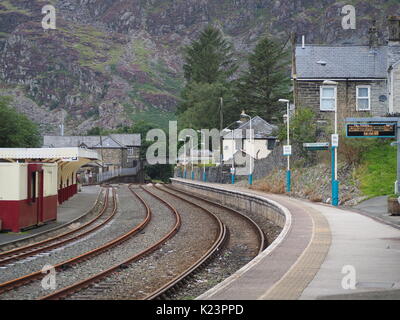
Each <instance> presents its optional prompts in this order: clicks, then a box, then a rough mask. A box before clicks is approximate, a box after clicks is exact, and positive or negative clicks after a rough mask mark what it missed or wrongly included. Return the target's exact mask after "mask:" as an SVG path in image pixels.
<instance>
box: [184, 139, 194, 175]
mask: <svg viewBox="0 0 400 320" xmlns="http://www.w3.org/2000/svg"><path fill="white" fill-rule="evenodd" d="M187 138H189V139H190V146H191V148H190V163H191V164H192V172H191V177H192V180H194V165H193V149H194V144H193V139H192V136H189V135H188V136H186V139H187Z"/></svg>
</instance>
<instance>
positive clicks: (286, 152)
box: [283, 146, 292, 157]
mask: <svg viewBox="0 0 400 320" xmlns="http://www.w3.org/2000/svg"><path fill="white" fill-rule="evenodd" d="M283 155H284V156H285V157H289V156H291V155H292V146H283Z"/></svg>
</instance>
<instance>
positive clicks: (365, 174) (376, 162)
mask: <svg viewBox="0 0 400 320" xmlns="http://www.w3.org/2000/svg"><path fill="white" fill-rule="evenodd" d="M359 140H360V139H359ZM339 149H340V148H339ZM362 154H363V156H362V163H361V166H360V167H359V168H358V170H357V178H358V179H359V180H360V188H361V191H362V192H363V193H364V194H365V195H366V196H369V197H378V196H383V195H390V194H392V193H393V190H394V183H395V181H396V180H397V178H396V174H397V173H396V168H397V149H396V148H395V147H391V146H390V142H383V141H382V140H381V141H380V142H378V143H373V144H370V145H369V147H367V148H365V149H364V150H363V153H362Z"/></svg>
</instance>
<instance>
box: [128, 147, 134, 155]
mask: <svg viewBox="0 0 400 320" xmlns="http://www.w3.org/2000/svg"><path fill="white" fill-rule="evenodd" d="M133 155H134V149H133V148H128V156H133Z"/></svg>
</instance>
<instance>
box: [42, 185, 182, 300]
mask: <svg viewBox="0 0 400 320" xmlns="http://www.w3.org/2000/svg"><path fill="white" fill-rule="evenodd" d="M141 189H142V190H143V191H145V192H147V193H148V194H150V195H151V196H153V197H155V198H156V199H158V200H160V201H161V202H162V203H164V204H165V205H166V206H167V207H168V208H169V209H170V210H171V211H172V212H173V214H174V216H175V225H174V227H173V228H172V229H171V230H170V231H169V232H168V234H166V235H165V236H164V237H163V238H162V239H160V240H159V241H157V242H156V243H155V244H153V245H151V246H150V247H148V248H146V249H145V250H143V251H141V252H139V253H137V254H135V255H134V256H132V257H130V258H128V259H126V260H125V261H123V262H121V263H118V264H116V265H114V266H112V267H110V268H108V269H107V270H104V271H102V272H100V273H98V274H96V275H94V276H92V277H90V278H87V279H85V280H82V281H80V282H77V283H74V284H72V285H70V286H68V287H66V288H63V289H60V290H58V291H56V292H54V293H52V294H49V295H47V296H44V297H41V298H40V300H59V299H63V298H65V297H67V296H69V295H71V294H74V293H76V292H78V291H80V290H82V289H85V288H87V287H90V286H91V285H92V284H94V283H96V282H99V281H100V280H101V279H103V278H105V277H107V276H108V275H110V274H112V273H114V272H115V271H118V270H120V269H121V268H123V267H125V266H126V265H128V264H131V263H133V262H135V261H137V260H139V259H141V258H143V257H144V256H146V255H148V254H150V253H152V252H154V251H155V250H157V249H158V248H159V247H160V246H162V245H163V244H164V243H165V242H166V241H168V240H169V239H170V238H172V237H173V236H174V235H175V234H176V233H177V232H178V231H179V229H180V227H181V224H182V219H181V216H180V214H179V213H178V211H177V210H176V209H175V208H174V207H173V206H172V205H170V204H169V203H168V202H166V201H165V200H163V199H162V198H160V197H159V196H157V195H155V194H153V193H152V192H150V191H148V190H147V189H145V188H143V187H141ZM131 192H132V193H133V194H134V195H136V197H137V198H138V199H139V200H140V201H141V203H142V204H143V205H144V206H145V208H146V211H147V216H151V215H152V212H151V209H150V207H149V206H148V205H147V203H146V201H145V200H144V199H143V198H142V197H140V196H139V195H138V194H137V193H136V192H134V191H133V190H131Z"/></svg>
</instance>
